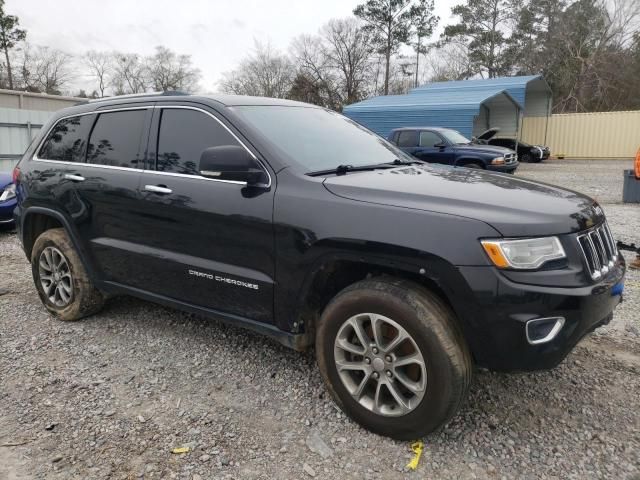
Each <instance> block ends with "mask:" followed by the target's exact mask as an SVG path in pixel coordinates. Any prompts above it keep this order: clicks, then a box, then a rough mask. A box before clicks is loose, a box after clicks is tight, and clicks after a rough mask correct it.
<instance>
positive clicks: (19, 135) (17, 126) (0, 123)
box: [0, 108, 53, 171]
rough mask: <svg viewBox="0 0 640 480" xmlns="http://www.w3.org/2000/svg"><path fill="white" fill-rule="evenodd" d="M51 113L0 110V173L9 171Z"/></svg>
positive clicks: (12, 109)
mask: <svg viewBox="0 0 640 480" xmlns="http://www.w3.org/2000/svg"><path fill="white" fill-rule="evenodd" d="M52 114H53V112H40V111H35V110H17V109H14V108H0V171H7V170H11V169H12V168H13V166H14V165H15V164H16V163H17V162H18V160H19V159H20V157H21V156H22V154H23V153H24V151H25V150H26V149H27V147H28V146H29V144H30V143H31V140H32V139H33V138H34V137H35V135H36V133H37V132H38V130H40V128H42V125H43V124H44V123H45V122H46V121H47V119H48V118H49V117H50V116H51V115H52Z"/></svg>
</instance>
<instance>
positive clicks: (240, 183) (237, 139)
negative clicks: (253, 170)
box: [145, 105, 272, 188]
mask: <svg viewBox="0 0 640 480" xmlns="http://www.w3.org/2000/svg"><path fill="white" fill-rule="evenodd" d="M153 108H155V109H159V110H163V109H174V110H195V111H197V112H201V113H204V114H205V115H208V116H210V117H211V118H213V119H214V120H215V121H216V122H218V123H219V124H220V125H221V126H222V128H224V129H225V130H226V131H227V132H228V133H229V134H230V135H231V136H232V137H233V138H234V139H235V141H236V142H238V143H239V144H240V145H241V146H242V148H244V149H245V150H246V151H247V153H248V154H249V155H251V158H253V159H254V160H255V161H256V162H258V164H259V165H260V167H261V168H262V170H264V172H265V173H266V174H267V178H268V179H269V182H268V183H266V184H259V185H256V186H258V187H261V188H271V184H272V180H271V174H270V173H269V169H268V168H267V167H266V166H265V164H264V163H262V161H261V160H260V159H259V158H258V157H256V156H255V155H254V154H253V152H252V151H251V150H250V149H249V147H247V146H246V145H245V144H244V142H243V141H242V140H240V138H238V136H237V135H236V134H235V133H233V131H232V130H231V129H230V128H229V127H227V126H226V125H225V124H224V123H223V122H222V121H221V120H220V119H219V118H218V117H216V116H215V115H213V114H212V113H211V112H207V111H206V110H204V109H202V108H199V107H192V106H190V105H155V106H154V107H153ZM159 131H160V130H159V129H158V132H159ZM156 154H157V152H156ZM145 172H150V173H162V174H164V175H177V176H181V177H191V178H199V179H205V180H209V181H212V182H223V183H232V184H236V185H244V186H246V185H247V182H239V181H236V180H218V179H215V178H207V177H203V176H202V175H191V174H188V173H173V172H160V171H159V170H145Z"/></svg>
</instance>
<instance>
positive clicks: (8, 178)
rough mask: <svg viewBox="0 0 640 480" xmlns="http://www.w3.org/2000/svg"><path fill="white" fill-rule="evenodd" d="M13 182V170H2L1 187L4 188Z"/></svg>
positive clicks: (0, 176)
mask: <svg viewBox="0 0 640 480" xmlns="http://www.w3.org/2000/svg"><path fill="white" fill-rule="evenodd" d="M11 183H13V176H12V174H11V172H0V189H3V188H4V187H6V186H7V185H10V184H11Z"/></svg>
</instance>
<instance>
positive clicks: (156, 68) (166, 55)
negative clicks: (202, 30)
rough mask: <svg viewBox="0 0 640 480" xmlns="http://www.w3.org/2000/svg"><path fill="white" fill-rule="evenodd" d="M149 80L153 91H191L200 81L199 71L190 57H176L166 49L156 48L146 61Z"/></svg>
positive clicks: (176, 55)
mask: <svg viewBox="0 0 640 480" xmlns="http://www.w3.org/2000/svg"><path fill="white" fill-rule="evenodd" d="M147 68H148V70H149V79H150V81H151V84H152V85H153V88H154V90H157V91H163V92H166V91H171V90H182V91H185V92H190V91H193V90H195V89H196V88H197V85H198V81H199V80H200V70H198V69H197V68H195V67H194V66H193V63H192V61H191V55H178V54H176V53H175V52H173V51H171V50H169V49H168V48H166V47H163V46H158V47H156V53H155V54H154V55H152V56H151V57H149V58H148V59H147Z"/></svg>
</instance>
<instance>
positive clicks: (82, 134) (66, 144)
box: [38, 115, 94, 162]
mask: <svg viewBox="0 0 640 480" xmlns="http://www.w3.org/2000/svg"><path fill="white" fill-rule="evenodd" d="M93 118H94V116H93V115H82V116H80V117H71V118H65V119H64V120H60V121H59V122H58V123H56V125H55V126H54V127H53V128H52V129H51V131H50V132H49V135H47V138H46V140H45V142H44V144H43V145H42V148H40V152H38V158H42V159H46V160H59V161H63V162H82V161H83V160H84V159H83V157H84V148H85V145H86V143H87V135H88V134H89V129H90V128H91V124H92V123H93Z"/></svg>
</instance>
